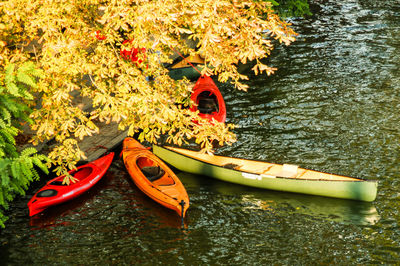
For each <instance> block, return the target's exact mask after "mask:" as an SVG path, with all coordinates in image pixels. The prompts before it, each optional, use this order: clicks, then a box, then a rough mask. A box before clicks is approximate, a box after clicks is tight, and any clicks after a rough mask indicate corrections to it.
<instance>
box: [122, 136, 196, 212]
mask: <svg viewBox="0 0 400 266" xmlns="http://www.w3.org/2000/svg"><path fill="white" fill-rule="evenodd" d="M122 156H123V160H124V163H125V166H126V169H127V170H128V172H129V174H130V176H131V178H132V180H133V182H134V183H135V184H136V186H137V187H138V188H139V189H140V190H141V191H143V192H144V193H145V194H146V195H147V196H149V197H150V198H151V199H153V200H154V201H156V202H158V203H159V204H161V205H163V206H164V207H166V208H169V209H171V210H174V211H175V212H176V213H177V214H178V215H180V216H181V217H185V215H186V211H187V209H188V208H189V196H188V194H187V192H186V189H185V187H184V186H183V184H182V183H181V181H180V180H179V178H178V177H177V176H176V175H175V173H174V172H173V171H172V170H171V169H170V168H169V167H168V166H167V165H166V164H165V163H164V162H163V161H161V160H160V159H159V158H158V157H157V156H155V155H154V154H153V153H152V152H150V151H149V150H148V149H146V148H145V147H144V146H142V145H141V144H140V143H139V142H137V141H136V140H135V139H133V138H130V137H128V138H125V140H124V142H123V149H122ZM145 169H146V171H145ZM155 169H156V170H155ZM151 171H153V173H151Z"/></svg>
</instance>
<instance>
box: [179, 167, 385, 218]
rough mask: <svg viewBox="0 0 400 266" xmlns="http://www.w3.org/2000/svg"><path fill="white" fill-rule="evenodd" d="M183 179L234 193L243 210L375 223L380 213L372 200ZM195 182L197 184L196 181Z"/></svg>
mask: <svg viewBox="0 0 400 266" xmlns="http://www.w3.org/2000/svg"><path fill="white" fill-rule="evenodd" d="M178 176H179V177H180V178H181V180H184V181H185V184H189V186H191V185H192V186H199V187H204V186H207V187H209V189H210V190H213V191H215V192H217V193H218V194H220V195H225V196H234V197H235V201H234V202H232V204H237V205H240V206H242V207H243V208H242V210H243V211H246V210H260V211H267V212H271V213H277V212H280V211H282V208H283V209H284V210H285V212H288V210H290V213H291V214H299V215H302V216H304V217H308V218H309V219H311V220H314V219H321V220H325V221H335V222H340V223H343V224H357V225H374V224H376V223H377V222H378V221H379V219H380V216H379V214H378V211H377V209H376V208H375V206H374V204H373V203H370V202H359V201H353V200H343V199H335V198H325V197H318V196H310V195H302V194H295V193H284V192H277V191H270V190H263V189H256V188H250V187H244V186H240V185H236V184H229V185H227V183H225V182H222V181H218V180H213V179H210V178H208V177H205V176H195V175H192V174H189V173H183V172H181V173H179V175H178ZM193 183H194V184H193Z"/></svg>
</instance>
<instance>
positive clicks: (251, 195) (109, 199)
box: [0, 0, 400, 265]
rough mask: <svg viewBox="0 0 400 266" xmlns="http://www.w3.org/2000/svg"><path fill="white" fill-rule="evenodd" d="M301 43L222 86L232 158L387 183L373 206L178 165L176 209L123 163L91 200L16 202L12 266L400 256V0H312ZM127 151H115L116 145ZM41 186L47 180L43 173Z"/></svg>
mask: <svg viewBox="0 0 400 266" xmlns="http://www.w3.org/2000/svg"><path fill="white" fill-rule="evenodd" d="M310 4H311V8H312V11H313V12H314V13H315V15H314V16H313V17H311V18H308V19H300V18H296V19H292V22H293V23H294V27H295V28H296V30H297V31H298V32H299V34H300V35H299V38H298V41H297V42H295V43H294V44H293V45H291V46H290V47H280V48H277V49H276V50H275V51H274V54H273V55H272V57H271V58H270V59H269V60H268V63H269V64H270V65H272V66H275V67H278V71H277V73H276V74H275V75H273V76H271V77H266V76H251V77H250V81H249V86H250V88H249V91H248V92H239V91H235V90H234V89H233V88H232V87H231V86H229V85H228V84H219V86H220V88H221V90H222V93H223V95H224V98H225V101H226V105H227V109H228V116H227V121H228V122H231V123H235V124H237V125H238V127H237V128H236V129H235V132H236V133H237V137H238V142H237V143H235V144H234V145H232V146H228V147H222V148H220V149H218V151H217V152H218V153H219V154H222V155H228V156H233V157H244V158H249V159H261V160H265V161H269V162H275V163H283V162H288V163H292V164H298V165H301V166H302V167H304V168H311V169H316V170H321V171H325V172H332V173H337V174H343V175H349V176H356V177H361V178H366V179H377V180H379V186H378V196H377V199H376V201H374V202H372V203H363V202H356V201H348V200H340V199H330V198H323V197H315V196H307V195H298V194H294V193H282V192H276V191H267V190H259V189H255V188H249V187H244V186H243V187H242V186H238V185H234V184H229V183H225V182H221V181H217V180H213V179H210V178H205V177H202V176H193V175H190V174H186V173H178V176H179V177H180V178H181V180H182V182H183V184H184V185H185V187H186V189H187V192H188V194H189V197H190V202H191V204H190V208H189V210H188V213H187V217H186V219H185V228H184V229H182V228H181V224H180V218H179V217H178V215H176V213H174V212H172V211H170V210H167V209H165V208H163V207H162V206H160V205H158V204H157V203H155V202H154V201H152V200H151V199H149V198H148V197H147V196H146V195H144V194H143V193H142V192H141V191H140V190H138V189H137V188H136V187H135V185H134V184H133V183H132V182H131V181H130V178H129V175H128V173H127V172H126V170H125V168H124V165H123V163H122V162H121V161H120V160H119V159H117V158H116V159H115V160H114V162H113V164H112V166H111V168H110V170H109V171H108V172H107V174H106V175H105V176H104V177H103V179H102V180H101V181H100V182H99V183H98V184H97V185H96V186H95V187H94V188H93V189H91V190H90V191H89V192H88V193H86V194H85V195H84V196H82V197H79V198H77V199H75V200H74V201H71V202H69V203H66V204H63V205H60V206H58V207H55V208H52V209H48V210H46V211H45V212H43V213H42V214H41V215H39V216H37V217H33V218H32V219H29V216H28V208H27V206H26V204H27V202H28V200H29V198H30V197H31V196H32V195H33V194H34V192H35V191H36V190H37V189H38V188H39V187H40V185H39V184H35V185H34V186H33V187H32V188H31V190H29V191H28V195H27V196H25V197H21V198H19V199H17V200H16V201H15V202H14V203H13V204H12V206H11V210H10V213H11V215H10V220H9V221H8V223H7V228H6V229H5V230H2V231H1V232H0V243H1V249H0V261H1V263H2V264H9V265H26V264H29V265H43V264H44V265H52V264H57V265H58V264H66V265H69V264H73V265H76V264H78V265H79V264H84V265H86V264H113V265H115V264H124V265H125V264H140V265H142V264H144V265H157V264H162V265H194V264H201V265H271V264H273V265H276V264H279V265H299V264H300V265H321V264H338V265H363V264H390V265H395V264H398V262H399V261H400V243H399V239H400V227H399V223H400V220H399V218H398V217H400V216H399V214H400V201H399V199H400V194H399V190H398V188H399V187H400V179H399V173H400V149H399V139H400V123H399V121H400V112H399V109H400V94H399V91H400V2H399V1H398V0H390V1H389V0H387V1H385V0H383V1H382V0H381V1H376V0H367V1H359V0H346V1H333V0H327V1H310ZM117 152H118V151H117ZM43 182H44V181H43Z"/></svg>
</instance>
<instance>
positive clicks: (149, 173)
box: [140, 166, 165, 182]
mask: <svg viewBox="0 0 400 266" xmlns="http://www.w3.org/2000/svg"><path fill="white" fill-rule="evenodd" d="M140 170H141V171H142V173H143V174H144V175H145V176H146V177H147V179H148V180H150V181H151V182H153V181H155V180H157V179H160V178H161V177H162V176H163V175H164V174H165V171H164V170H163V169H162V168H161V167H160V166H144V167H142V168H141V169H140Z"/></svg>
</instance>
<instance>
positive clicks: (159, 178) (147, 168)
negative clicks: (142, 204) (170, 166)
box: [136, 157, 175, 186]
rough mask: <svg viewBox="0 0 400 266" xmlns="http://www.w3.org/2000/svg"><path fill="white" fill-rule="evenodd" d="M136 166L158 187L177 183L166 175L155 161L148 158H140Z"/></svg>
mask: <svg viewBox="0 0 400 266" xmlns="http://www.w3.org/2000/svg"><path fill="white" fill-rule="evenodd" d="M136 164H137V166H138V168H139V169H140V171H141V172H142V174H143V175H144V176H145V177H146V178H147V179H148V180H149V181H150V182H152V183H153V184H156V185H163V186H166V185H174V184H175V181H174V180H173V179H172V178H171V177H170V176H169V175H168V174H166V173H165V171H164V169H162V168H161V167H160V166H159V165H158V164H157V163H156V162H155V161H153V160H151V159H150V158H148V157H138V158H137V160H136Z"/></svg>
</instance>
